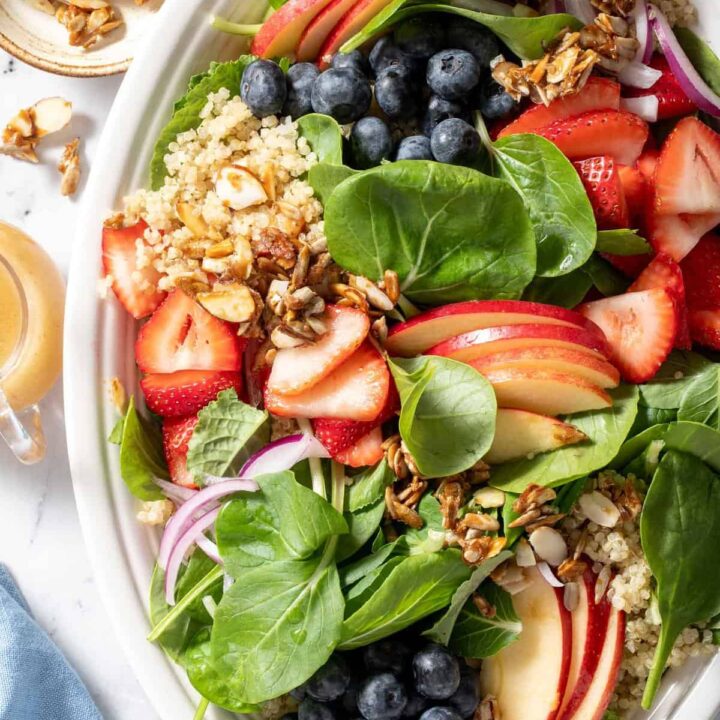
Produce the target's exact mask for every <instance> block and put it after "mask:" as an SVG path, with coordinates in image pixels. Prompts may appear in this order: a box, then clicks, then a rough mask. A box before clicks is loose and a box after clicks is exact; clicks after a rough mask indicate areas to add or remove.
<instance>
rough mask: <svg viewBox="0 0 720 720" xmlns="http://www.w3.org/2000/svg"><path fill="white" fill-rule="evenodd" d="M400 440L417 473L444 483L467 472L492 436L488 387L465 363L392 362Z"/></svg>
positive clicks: (494, 407) (491, 394)
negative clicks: (398, 403)
mask: <svg viewBox="0 0 720 720" xmlns="http://www.w3.org/2000/svg"><path fill="white" fill-rule="evenodd" d="M390 370H391V372H392V374H393V377H394V378H395V383H396V384H397V387H398V391H399V393H400V402H401V410H400V435H401V436H402V439H403V442H404V443H405V444H406V445H407V447H408V449H409V450H410V452H411V454H412V456H413V458H414V459H415V463H416V464H417V467H418V469H419V470H420V472H421V473H422V474H423V475H424V476H426V477H445V476H447V475H454V474H455V473H459V472H463V471H464V470H467V469H468V468H470V467H472V466H473V465H474V464H475V463H476V462H477V461H478V460H480V459H481V458H482V457H483V455H485V453H486V452H487V451H488V449H489V448H490V445H491V444H492V440H493V436H494V434H495V414H496V412H497V402H496V400H495V393H494V392H493V389H492V386H491V385H490V383H489V382H488V381H487V380H486V379H485V378H484V377H483V376H482V375H481V374H480V373H479V372H477V370H475V369H474V368H471V367H470V366H469V365H466V364H465V363H461V362H457V361H455V360H449V359H447V358H441V357H435V356H430V357H419V358H411V359H404V358H395V359H394V360H392V361H390Z"/></svg>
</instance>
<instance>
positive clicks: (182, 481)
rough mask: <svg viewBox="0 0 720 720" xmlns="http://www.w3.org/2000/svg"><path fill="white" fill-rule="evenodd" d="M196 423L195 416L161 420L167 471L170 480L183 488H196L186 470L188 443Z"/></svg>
mask: <svg viewBox="0 0 720 720" xmlns="http://www.w3.org/2000/svg"><path fill="white" fill-rule="evenodd" d="M197 421H198V419H197V416H196V415H190V416H189V417H173V418H165V419H164V420H163V426H162V435H163V448H164V450H165V460H166V461H167V464H168V470H170V479H171V480H172V481H173V482H174V483H176V484H177V485H183V486H184V487H191V488H194V487H197V485H195V483H194V482H193V479H192V475H191V474H190V472H189V471H188V469H187V453H188V443H189V442H190V438H191V437H192V434H193V430H194V429H195V425H197Z"/></svg>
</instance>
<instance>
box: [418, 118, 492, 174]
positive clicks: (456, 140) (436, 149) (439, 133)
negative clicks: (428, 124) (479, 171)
mask: <svg viewBox="0 0 720 720" xmlns="http://www.w3.org/2000/svg"><path fill="white" fill-rule="evenodd" d="M430 147H431V149H432V154H433V157H434V158H435V159H436V160H437V161H438V162H442V163H450V164H451V165H467V164H469V163H471V162H472V161H473V160H475V158H476V157H477V156H478V152H479V150H480V138H479V137H478V134H477V131H476V130H475V128H474V127H473V126H472V125H470V124H469V123H466V122H465V121H464V120H460V118H450V119H449V120H443V121H442V122H441V123H440V124H439V125H438V126H437V127H436V128H435V129H434V130H433V133H432V135H431V136H430Z"/></svg>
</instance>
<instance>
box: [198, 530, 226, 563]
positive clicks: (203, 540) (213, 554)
mask: <svg viewBox="0 0 720 720" xmlns="http://www.w3.org/2000/svg"><path fill="white" fill-rule="evenodd" d="M195 544H196V545H197V546H198V547H199V548H200V549H201V550H202V551H203V552H204V553H205V554H206V555H207V556H208V557H209V558H210V559H211V560H212V561H213V562H214V563H215V564H216V565H222V564H223V561H222V558H221V557H220V551H219V550H218V546H217V545H216V544H215V543H214V542H213V541H212V540H211V539H210V538H209V537H207V535H198V537H197V539H196V540H195Z"/></svg>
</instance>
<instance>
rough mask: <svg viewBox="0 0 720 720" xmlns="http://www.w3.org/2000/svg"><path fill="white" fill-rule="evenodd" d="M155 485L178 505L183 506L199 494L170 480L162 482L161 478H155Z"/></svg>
mask: <svg viewBox="0 0 720 720" xmlns="http://www.w3.org/2000/svg"><path fill="white" fill-rule="evenodd" d="M155 484H156V485H157V486H158V487H159V488H160V489H161V490H162V491H163V493H164V494H165V496H166V497H168V498H170V500H172V501H174V502H175V503H177V504H178V505H182V504H183V503H184V502H185V501H187V500H189V499H190V498H191V497H192V496H193V495H195V493H196V492H197V490H193V488H189V487H183V486H182V485H176V484H175V483H172V482H169V481H168V480H160V479H159V478H155Z"/></svg>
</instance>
